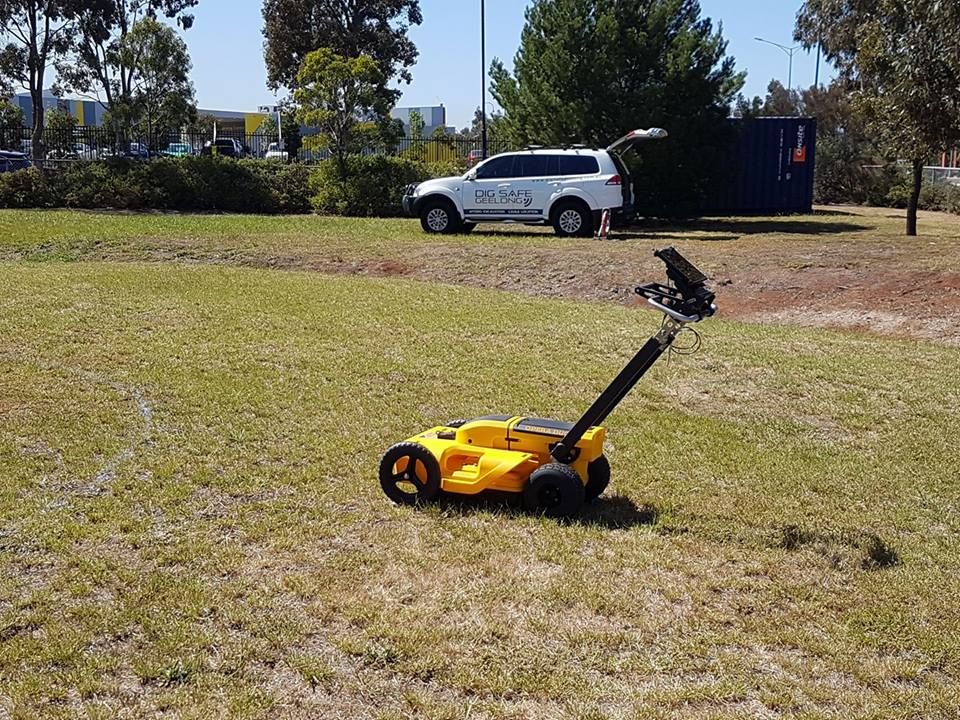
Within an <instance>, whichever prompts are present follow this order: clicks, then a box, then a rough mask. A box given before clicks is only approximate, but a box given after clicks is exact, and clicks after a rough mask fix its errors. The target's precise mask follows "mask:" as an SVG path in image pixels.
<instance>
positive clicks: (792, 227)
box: [617, 217, 872, 241]
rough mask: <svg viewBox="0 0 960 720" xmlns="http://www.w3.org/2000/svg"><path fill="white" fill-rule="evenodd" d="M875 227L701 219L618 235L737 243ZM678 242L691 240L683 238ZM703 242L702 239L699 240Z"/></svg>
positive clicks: (824, 222)
mask: <svg viewBox="0 0 960 720" xmlns="http://www.w3.org/2000/svg"><path fill="white" fill-rule="evenodd" d="M870 229H872V228H870V227H868V226H867V225H861V224H859V223H853V222H835V221H831V220H819V219H803V220H795V219H794V220H791V219H786V218H770V217H758V218H698V219H695V220H685V221H677V222H665V223H663V224H658V223H657V222H656V221H650V222H648V223H642V224H638V225H634V226H632V227H629V228H624V229H623V230H622V231H620V232H618V233H617V234H618V235H619V236H622V237H625V238H628V239H631V238H633V237H634V236H636V237H639V238H644V237H650V236H653V237H657V238H664V237H677V236H676V235H669V236H664V235H663V234H661V233H660V232H658V230H663V231H664V232H668V233H677V232H683V231H686V232H714V233H725V234H724V235H722V236H720V237H717V238H702V239H704V240H720V241H723V240H735V239H737V238H738V237H741V236H743V235H769V234H772V233H784V234H789V235H839V234H841V233H853V232H865V231H867V230H870ZM678 239H687V240H689V239H691V238H689V237H682V236H680V238H678ZM698 239H700V238H698Z"/></svg>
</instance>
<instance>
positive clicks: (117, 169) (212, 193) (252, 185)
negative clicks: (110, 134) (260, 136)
mask: <svg viewBox="0 0 960 720" xmlns="http://www.w3.org/2000/svg"><path fill="white" fill-rule="evenodd" d="M308 176H309V170H308V169H307V168H305V167H303V166H300V165H283V164H280V163H271V162H264V161H260V160H242V161H240V162H237V161H235V160H230V159H229V158H221V157H183V158H158V159H156V160H152V161H150V162H137V161H131V160H124V159H116V160H111V161H109V162H96V163H84V162H77V163H70V164H69V165H68V166H67V167H65V168H63V169H62V170H60V171H58V172H55V173H50V174H47V175H41V174H39V173H37V172H35V171H34V170H24V171H20V172H16V173H4V174H0V207H4V208H25V207H74V208H90V209H93V208H118V209H126V210H141V209H154V210H217V211H224V212H248V213H249V212H252V213H302V212H308V211H309V209H310V205H309V201H308V189H307V179H308Z"/></svg>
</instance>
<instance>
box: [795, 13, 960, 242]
mask: <svg viewBox="0 0 960 720" xmlns="http://www.w3.org/2000/svg"><path fill="white" fill-rule="evenodd" d="M796 37H797V39H798V40H799V41H801V42H802V43H803V44H804V45H805V46H806V47H813V46H814V45H815V44H817V43H818V42H821V43H822V44H823V48H824V51H825V53H826V56H827V58H828V59H829V60H831V61H832V62H833V63H834V64H835V65H836V66H837V68H838V69H839V71H840V73H841V76H842V77H843V78H844V79H846V80H848V81H850V82H851V83H852V84H854V86H855V87H856V88H857V90H856V91H855V93H854V103H855V107H856V108H857V111H858V112H859V114H860V115H861V117H862V118H863V119H864V122H865V124H866V126H867V128H868V130H869V132H870V134H871V135H872V136H873V137H874V138H875V140H876V142H877V144H878V145H879V146H880V147H881V149H883V150H884V151H885V152H886V154H888V155H890V156H896V157H899V158H901V159H904V160H907V161H908V162H909V163H910V166H911V168H912V179H913V184H912V189H911V193H910V199H909V203H908V207H907V235H909V236H915V235H916V234H917V208H918V205H919V201H920V191H921V189H922V186H923V168H924V165H925V163H926V161H927V160H928V158H929V157H930V156H931V155H933V154H934V153H936V152H940V151H943V150H945V149H946V148H949V147H953V146H954V145H955V144H957V143H960V92H958V88H960V4H958V3H956V2H945V1H943V0H912V1H911V2H909V3H906V2H902V1H901V0H807V2H805V3H804V5H803V7H802V8H801V10H800V14H799V16H798V18H797V28H796Z"/></svg>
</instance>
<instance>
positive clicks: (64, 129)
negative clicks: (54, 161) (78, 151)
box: [45, 108, 79, 157]
mask: <svg viewBox="0 0 960 720" xmlns="http://www.w3.org/2000/svg"><path fill="white" fill-rule="evenodd" d="M78 124H79V123H78V121H77V118H76V117H74V115H73V114H72V113H70V112H68V111H66V110H61V109H59V108H58V109H57V110H54V111H53V112H49V113H47V119H46V130H47V132H46V135H45V137H46V150H47V151H49V152H50V153H52V155H53V156H54V157H65V156H68V155H70V154H71V153H72V152H73V147H74V139H73V133H74V130H76V128H77V125H78Z"/></svg>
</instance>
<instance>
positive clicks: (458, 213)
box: [403, 128, 667, 236]
mask: <svg viewBox="0 0 960 720" xmlns="http://www.w3.org/2000/svg"><path fill="white" fill-rule="evenodd" d="M665 137H667V131H666V130H661V129H660V128H653V129H650V130H634V131H633V132H631V133H629V134H628V135H626V136H625V137H622V138H620V139H619V140H617V141H616V142H615V143H613V144H612V145H610V146H609V147H607V148H605V149H602V150H601V149H589V148H585V147H567V148H552V149H544V148H537V149H531V150H526V151H523V152H512V153H504V154H502V155H496V156H494V157H492V158H490V159H488V160H484V161H483V162H482V163H480V164H479V165H477V166H476V167H475V168H473V169H472V170H470V171H468V172H467V174H466V175H463V176H459V177H449V178H440V179H437V180H428V181H427V182H424V183H420V184H419V185H411V186H409V187H408V188H407V191H406V193H405V194H404V198H403V208H404V211H405V212H406V213H407V214H408V215H412V216H414V217H419V218H420V224H421V225H422V226H423V229H424V230H425V231H426V232H428V233H454V232H457V231H459V230H464V231H470V230H472V229H473V227H474V226H475V225H476V224H477V223H478V222H521V223H525V224H530V225H533V224H550V225H553V228H554V230H555V231H556V233H557V234H558V235H562V236H585V235H590V234H591V233H592V232H593V230H594V228H597V227H599V225H600V220H601V216H602V214H603V211H604V210H610V211H612V212H613V214H614V215H615V216H626V217H629V216H631V215H632V213H633V189H632V187H631V183H630V175H629V173H628V172H627V166H626V165H625V164H624V162H623V160H622V159H621V155H623V154H625V153H626V152H628V151H629V150H631V149H632V148H633V147H634V146H635V145H636V144H637V143H638V142H641V141H643V140H660V139H662V138H665Z"/></svg>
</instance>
